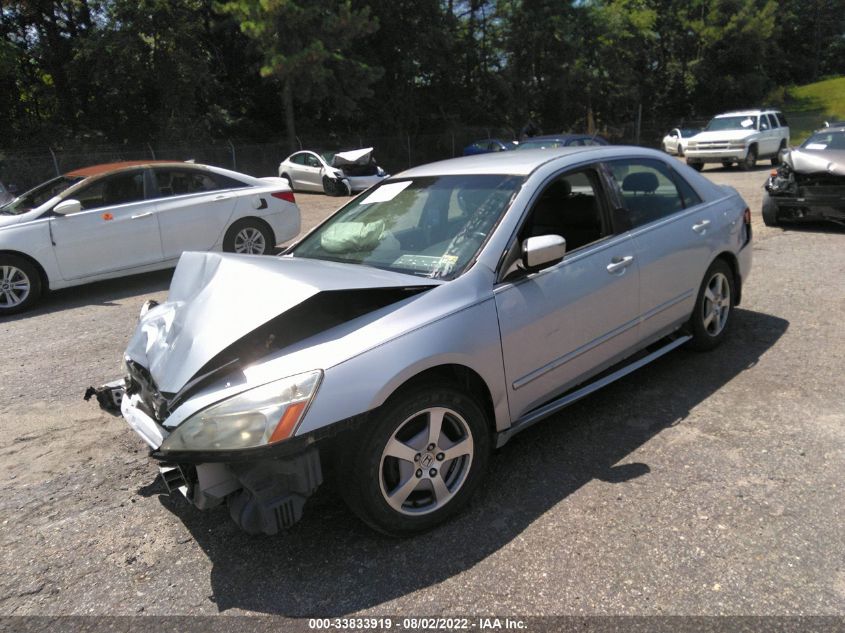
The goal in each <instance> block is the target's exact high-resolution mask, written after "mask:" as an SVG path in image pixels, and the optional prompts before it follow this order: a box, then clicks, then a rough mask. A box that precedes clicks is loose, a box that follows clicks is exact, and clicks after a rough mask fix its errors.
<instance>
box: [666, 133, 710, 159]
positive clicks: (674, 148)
mask: <svg viewBox="0 0 845 633" xmlns="http://www.w3.org/2000/svg"><path fill="white" fill-rule="evenodd" d="M699 132H701V130H700V129H698V128H683V127H676V128H673V129H671V130H669V133H668V134H667V135H666V136H664V137H663V142H662V147H663V151H664V152H666V153H667V154H676V155H678V156H683V155H684V153H685V152H686V151H687V143H688V142H689V140H690V139H691V138H692V137H693V136H695V135H696V134H698V133H699Z"/></svg>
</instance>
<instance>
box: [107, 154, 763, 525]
mask: <svg viewBox="0 0 845 633" xmlns="http://www.w3.org/2000/svg"><path fill="white" fill-rule="evenodd" d="M750 218H751V215H750V212H749V210H748V207H747V205H746V204H745V202H744V201H743V200H742V198H741V197H740V196H739V195H738V194H737V193H736V191H735V190H733V189H731V188H729V187H722V186H717V185H715V184H713V183H711V182H710V181H709V180H707V179H706V178H703V177H702V176H700V175H699V174H697V173H696V172H694V171H693V170H691V169H690V168H688V167H686V166H684V165H680V164H678V163H677V161H674V160H673V159H671V158H668V157H666V156H665V155H664V154H662V153H661V152H657V151H654V150H648V149H643V148H632V147H590V148H577V149H570V148H567V149H553V150H532V151H527V150H526V151H523V152H501V153H494V154H485V155H481V156H473V157H466V158H459V159H453V160H448V161H444V162H440V163H433V164H429V165H424V166H420V167H415V168H412V169H409V170H407V171H405V172H403V173H401V174H399V175H398V176H395V177H393V178H391V179H389V180H386V181H385V182H383V183H382V184H380V185H379V186H377V187H375V188H373V189H371V190H370V191H369V192H368V193H366V194H364V195H362V196H359V197H358V198H356V199H354V200H352V201H350V202H349V203H348V204H346V205H345V206H344V207H342V208H341V209H340V210H339V211H338V212H337V213H335V214H334V215H333V216H331V217H330V218H328V219H327V220H326V221H325V222H324V223H323V224H321V225H320V226H318V227H316V228H315V229H314V230H313V231H312V232H311V233H310V234H308V235H307V236H305V237H304V238H303V239H302V240H301V241H299V242H298V243H297V244H295V245H294V246H293V247H292V248H290V249H289V250H288V251H287V252H286V253H285V254H283V255H282V256H280V257H277V258H267V257H253V256H239V255H229V254H221V253H186V254H184V255H183V256H182V259H181V261H180V262H179V265H178V267H177V269H176V272H175V274H174V277H173V282H172V286H171V288H170V294H169V296H168V298H167V301H166V302H164V303H162V304H161V305H154V304H151V303H148V304H145V306H144V308H143V309H142V311H141V312H142V313H141V317H140V322H139V324H138V326H137V329H136V331H135V334H134V336H133V337H132V339H131V341H130V343H129V346H128V348H127V350H126V353H125V359H124V360H125V367H124V373H125V376H126V377H125V379H124V380H122V381H118V382H116V383H113V384H112V385H111V386H108V387H105V388H101V389H100V390H92V392H91V393H92V394H94V393H96V394H97V395H98V396H99V398H100V399H101V402H102V403H103V404H104V405H106V406H108V405H110V404H112V403H117V402H119V403H120V409H121V411H122V414H123V416H124V418H125V419H126V421H127V422H128V423H129V425H130V426H131V427H132V428H133V429H134V430H135V431H136V432H137V433H138V435H140V437H141V438H143V439H144V441H145V442H146V443H147V444H148V445H149V446H150V448H151V449H152V450H151V455H152V457H153V458H155V459H156V460H159V462H160V468H161V474H162V477H163V478H164V481H165V483H166V484H167V486H168V488H169V489H170V490H171V491H180V492H181V494H184V495H185V497H186V498H187V499H188V500H189V501H190V502H191V503H193V504H194V505H195V506H196V507H198V508H210V507H212V506H216V505H218V504H223V503H225V504H227V505H228V509H229V512H230V515H231V517H232V519H234V521H235V522H236V523H237V524H238V525H239V526H240V527H241V528H243V529H244V530H246V531H248V532H252V533H261V532H263V533H268V534H273V533H276V532H277V531H279V530H280V529H281V528H285V527H288V526H290V525H292V524H293V523H294V522H296V521H297V520H299V518H300V517H301V515H302V512H303V506H304V504H305V502H306V499H307V498H308V497H309V495H311V494H312V493H313V492H314V491H315V490H316V488H317V487H318V486H319V485H320V484H321V482H322V481H323V479H324V477H327V476H330V475H331V476H333V477H335V478H336V479H337V481H338V487H339V490H340V492H341V494H342V496H343V497H344V498H345V500H346V501H347V503H348V504H349V506H350V507H351V508H352V510H353V511H354V512H355V513H357V514H358V515H359V516H360V517H361V518H362V519H363V520H364V521H365V522H366V523H368V524H369V525H371V526H372V527H374V528H375V529H377V530H380V531H382V532H385V533H388V534H394V535H408V534H413V533H416V532H420V531H423V530H426V529H429V528H431V527H433V526H434V525H436V524H437V523H439V522H441V521H443V520H444V519H446V518H447V517H449V516H451V515H453V514H454V513H456V512H458V511H459V510H460V509H461V508H462V507H463V506H465V505H466V503H467V501H468V500H469V498H470V496H471V495H472V493H473V491H474V490H476V489H477V488H478V486H479V484H480V483H481V480H482V477H483V475H484V471H485V469H486V467H487V465H488V463H489V460H490V454H491V451H492V450H493V449H494V447H500V446H502V445H503V444H505V443H506V442H507V441H508V440H509V439H510V438H511V437H512V436H513V435H514V434H515V433H517V432H519V431H521V430H523V429H526V428H529V427H530V426H532V425H533V424H534V423H536V422H538V421H539V420H542V419H544V418H546V417H548V416H550V415H552V414H553V413H555V412H557V411H559V410H560V409H562V408H563V407H565V406H566V405H568V404H570V403H572V402H574V401H576V400H578V399H580V398H582V397H584V396H586V395H587V394H589V393H592V392H593V391H595V390H597V389H599V388H600V387H602V386H604V385H607V384H608V383H610V382H612V381H614V380H616V379H618V378H620V377H622V376H625V375H626V374H628V373H630V372H632V371H634V370H635V369H637V368H639V367H641V366H643V365H645V364H646V363H648V362H650V361H652V360H654V359H655V358H658V357H660V356H661V355H663V354H665V353H667V352H670V351H671V350H673V349H675V348H677V347H679V346H680V345H684V344H686V345H687V346H691V347H693V348H695V349H699V350H708V349H712V348H714V347H715V346H716V345H718V344H719V343H720V342H721V341H722V340H723V339H724V338H725V336H726V334H727V333H728V331H729V329H730V325H731V322H732V316H731V315H732V309H733V307H734V306H735V305H737V304H738V303H739V301H740V298H741V289H742V284H743V281H744V280H745V278H746V277H747V275H748V273H749V270H750V267H751V248H750V240H751V224H750ZM691 362H692V361H691ZM124 388H125V394H124V393H123V392H122V390H123V389H124Z"/></svg>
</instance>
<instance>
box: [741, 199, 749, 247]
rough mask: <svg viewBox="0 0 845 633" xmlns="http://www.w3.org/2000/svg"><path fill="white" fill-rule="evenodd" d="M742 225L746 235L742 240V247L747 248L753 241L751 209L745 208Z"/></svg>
mask: <svg viewBox="0 0 845 633" xmlns="http://www.w3.org/2000/svg"><path fill="white" fill-rule="evenodd" d="M742 223H743V229H744V231H745V235H744V236H743V238H742V245H743V246H745V245H746V244H748V243H749V242H750V241H751V209H749V208H748V207H745V211H743V212H742Z"/></svg>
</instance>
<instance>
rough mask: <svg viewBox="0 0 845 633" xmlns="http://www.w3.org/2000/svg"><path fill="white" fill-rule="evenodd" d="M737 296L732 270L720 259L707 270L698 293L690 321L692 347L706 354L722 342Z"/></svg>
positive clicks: (690, 344) (690, 342)
mask: <svg viewBox="0 0 845 633" xmlns="http://www.w3.org/2000/svg"><path fill="white" fill-rule="evenodd" d="M734 296H735V293H734V277H733V271H732V270H731V268H730V266H728V265H727V263H725V261H724V260H722V259H717V260H716V261H714V262H713V263H712V264H711V265H710V268H708V269H707V272H706V273H705V275H704V280H703V281H702V282H701V287H700V288H699V290H698V297H697V299H696V301H695V307H694V308H693V311H692V316H691V317H690V320H689V329H690V332H691V333H692V339H691V340H690V341H689V343H688V345H689V347H691V348H692V349H694V350H697V351H707V350H711V349H713V348H715V347H717V346H718V345H719V344H720V343H721V342H722V340H723V339H724V338H725V336H726V335H727V333H728V329H729V326H730V324H731V314H732V312H733V300H734Z"/></svg>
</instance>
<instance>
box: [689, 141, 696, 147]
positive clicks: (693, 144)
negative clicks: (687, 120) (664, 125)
mask: <svg viewBox="0 0 845 633" xmlns="http://www.w3.org/2000/svg"><path fill="white" fill-rule="evenodd" d="M687 147H698V141H689V142H688V143H687Z"/></svg>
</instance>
